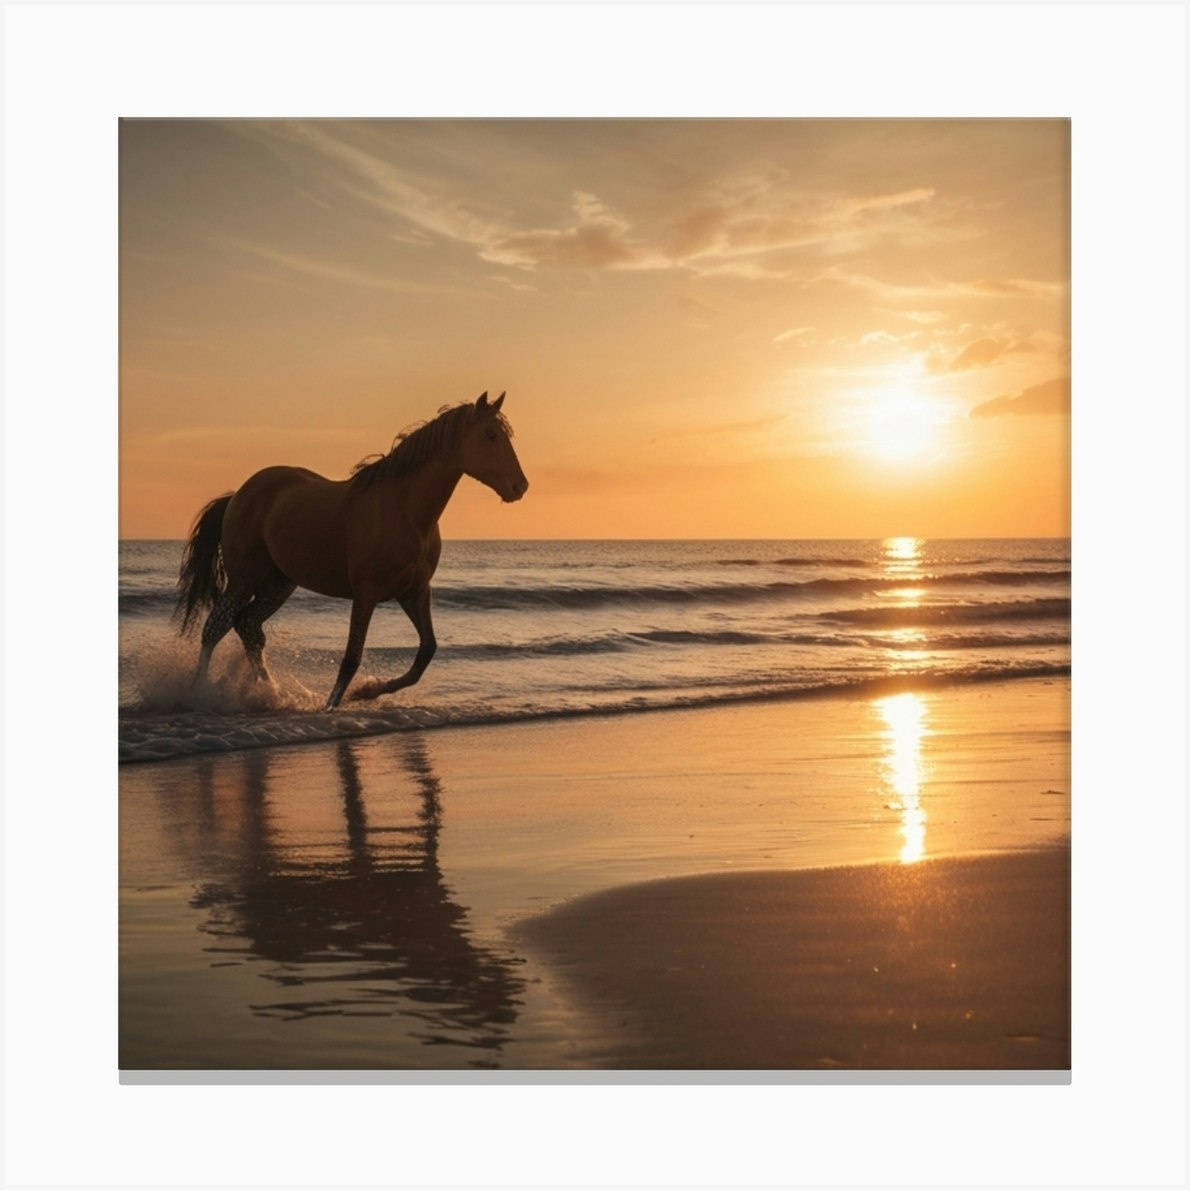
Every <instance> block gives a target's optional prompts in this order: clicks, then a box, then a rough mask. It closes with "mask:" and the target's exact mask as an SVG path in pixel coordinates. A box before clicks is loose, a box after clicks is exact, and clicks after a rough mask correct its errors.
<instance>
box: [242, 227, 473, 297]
mask: <svg viewBox="0 0 1190 1190" xmlns="http://www.w3.org/2000/svg"><path fill="white" fill-rule="evenodd" d="M222 244H223V245H224V246H225V247H227V248H230V249H232V250H233V251H235V252H239V253H245V254H247V255H250V256H254V257H256V258H257V259H259V260H265V261H268V262H269V263H270V264H274V265H280V266H281V267H282V268H284V269H288V270H289V271H291V272H293V273H298V274H303V275H305V276H308V277H316V278H317V279H319V280H321V281H338V282H340V283H342V284H344V285H362V286H366V287H368V288H370V289H387V290H391V291H392V292H394V293H426V292H427V291H430V290H433V291H435V292H439V293H458V294H460V295H462V294H466V295H468V296H471V297H474V296H477V294H476V293H475V291H474V290H472V289H463V288H460V287H458V286H446V285H435V284H433V283H430V282H422V281H405V280H402V279H401V278H400V277H397V276H395V275H393V274H390V273H379V272H371V271H369V270H367V269H359V268H354V267H352V266H351V265H345V264H342V263H340V262H338V261H332V260H322V259H320V258H318V257H311V256H302V255H300V254H298V253H295V252H284V251H281V250H279V249H277V248H271V247H269V246H268V245H266V244H253V243H249V242H248V241H247V240H238V239H226V240H224V241H222Z"/></svg>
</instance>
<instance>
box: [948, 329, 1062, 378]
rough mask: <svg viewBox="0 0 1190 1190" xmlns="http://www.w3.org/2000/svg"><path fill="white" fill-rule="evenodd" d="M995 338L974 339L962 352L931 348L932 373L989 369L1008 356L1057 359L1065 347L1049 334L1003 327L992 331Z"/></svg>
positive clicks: (989, 335)
mask: <svg viewBox="0 0 1190 1190" xmlns="http://www.w3.org/2000/svg"><path fill="white" fill-rule="evenodd" d="M989 329H992V330H993V331H994V333H993V334H988V335H984V336H982V337H981V338H978V339H974V340H972V341H971V342H970V343H967V344H966V345H965V346H963V347H961V348H959V350H958V351H951V350H949V349H948V348H946V347H944V346H942V345H941V344H935V345H934V346H933V347H931V348H930V350H929V352H928V353H927V355H926V357H925V367H926V370H927V371H929V372H971V371H974V370H975V369H977V368H987V367H990V366H991V365H992V364H994V363H996V362H997V360H999V359H1001V358H1002V357H1003V356H1006V355H1014V354H1018V353H1021V352H1042V353H1047V354H1051V355H1057V354H1058V353H1059V352H1060V351H1061V350H1062V349H1063V345H1064V340H1062V339H1061V338H1060V337H1059V336H1057V335H1054V334H1052V333H1049V332H1045V331H1029V332H1020V331H1016V330H1012V329H1009V328H1005V327H1004V326H1003V324H999V325H998V326H997V327H994V328H989Z"/></svg>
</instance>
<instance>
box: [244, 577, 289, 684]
mask: <svg viewBox="0 0 1190 1190" xmlns="http://www.w3.org/2000/svg"><path fill="white" fill-rule="evenodd" d="M296 586H297V584H296V583H291V582H290V581H289V579H287V578H286V577H285V575H283V574H282V573H281V572H280V571H279V570H274V571H273V573H272V574H271V575H269V577H268V578H267V579H265V581H264V582H263V583H261V585H260V586H259V587H257V588H256V594H255V595H254V596H253V597H252V600H251V602H249V603H248V604H246V605H245V606H244V607H243V608H241V609H240V611H239V613H238V614H237V615H236V617H235V621H234V626H235V630H236V633H237V634H238V636H239V638H240V640H241V641H243V644H244V652H245V653H247V654H248V661H249V663H250V664H251V666H252V668H253V670H254V671H255V673H256V677H257V679H258V680H259V681H262V682H267V681H269V680H270V679H269V671H268V669H267V668H266V666H265V663H264V627H263V625H264V622H265V620H267V619H268V618H269V616H271V615H272V614H273V613H274V612H275V611H276V610H277V609H278V608H279V607H280V606H281V605H282V604H283V603H284V602H285V601H286V600H287V599H288V598H289V597H290V595H292V594H293V592H294V589H295V587H296Z"/></svg>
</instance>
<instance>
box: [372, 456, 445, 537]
mask: <svg viewBox="0 0 1190 1190" xmlns="http://www.w3.org/2000/svg"><path fill="white" fill-rule="evenodd" d="M462 478H463V469H462V468H461V467H457V466H453V465H452V464H450V463H445V462H442V461H440V460H437V459H431V460H430V461H428V462H426V463H424V464H423V465H422V466H420V467H418V469H417V470H416V471H413V472H411V473H410V474H408V475H405V476H402V477H401V478H400V479H398V480H394V481H392V482H391V483H389V484H385V485H383V487H384V488H385V489H387V490H386V491H385V492H384V495H383V498H384V499H386V500H387V499H393V500H396V501H397V502H398V503H399V504H400V507H401V514H402V516H403V517H404V518H405V519H406V520H409V521H411V522H412V523H413V524H414V525H416V526H417V528H418V529H419V530H420V532H421V533H423V534H426V533H428V532H429V531H430V530H431V529H433V527H434V526H435V525H436V524H437V523H438V520H439V518H440V517H441V516H442V513H443V512H444V511H445V509H446V506H447V504H449V503H450V498H451V496H453V495H454V492H455V488H456V487H458V486H459V480H460V479H462Z"/></svg>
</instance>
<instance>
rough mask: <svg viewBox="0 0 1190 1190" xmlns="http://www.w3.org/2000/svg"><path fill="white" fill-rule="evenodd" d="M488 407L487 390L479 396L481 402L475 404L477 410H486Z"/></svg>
mask: <svg viewBox="0 0 1190 1190" xmlns="http://www.w3.org/2000/svg"><path fill="white" fill-rule="evenodd" d="M487 407H488V394H487V392H486V390H485V391H484V392H482V393H480V394H479V400H478V401H476V402H475V408H476V409H486V408H487Z"/></svg>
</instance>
